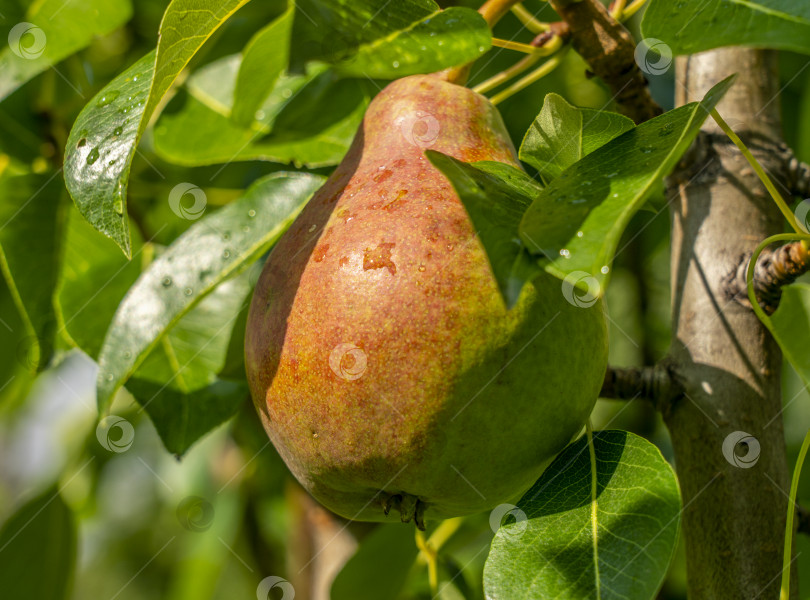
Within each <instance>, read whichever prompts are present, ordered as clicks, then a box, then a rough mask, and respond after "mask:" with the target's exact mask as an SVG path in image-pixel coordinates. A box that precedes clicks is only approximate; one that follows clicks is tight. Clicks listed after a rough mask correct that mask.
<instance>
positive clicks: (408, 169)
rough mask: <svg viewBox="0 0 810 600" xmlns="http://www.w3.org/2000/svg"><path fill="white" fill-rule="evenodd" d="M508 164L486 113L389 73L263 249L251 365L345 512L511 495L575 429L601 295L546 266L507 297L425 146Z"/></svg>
mask: <svg viewBox="0 0 810 600" xmlns="http://www.w3.org/2000/svg"><path fill="white" fill-rule="evenodd" d="M427 148H430V149H432V150H436V151H439V152H443V153H445V154H448V155H450V156H453V157H454V158H457V159H459V160H462V161H465V162H474V161H480V160H490V161H500V162H503V163H507V164H509V165H512V166H515V167H519V163H518V161H517V159H516V157H515V151H514V148H513V145H512V143H511V141H510V139H509V136H508V134H507V132H506V130H505V127H504V125H503V122H502V120H501V117H500V115H499V113H498V111H497V110H496V109H495V107H494V106H493V105H492V104H490V102H489V101H488V100H487V99H486V98H484V97H483V96H481V95H479V94H477V93H475V92H473V91H472V90H470V89H468V88H466V87H463V86H460V85H456V84H454V83H450V82H448V81H447V80H445V78H444V77H443V76H442V75H439V74H436V75H418V76H410V77H405V78H403V79H399V80H397V81H395V82H393V83H391V84H390V85H388V86H387V87H386V88H385V89H384V90H383V91H382V92H381V93H380V94H379V95H378V96H377V97H376V98H375V99H374V101H373V102H372V103H371V105H370V106H369V108H368V111H367V113H366V115H365V118H364V121H363V123H362V126H361V127H360V130H359V131H358V133H357V135H356V137H355V139H354V142H353V144H352V146H351V148H350V150H349V152H348V154H347V155H346V157H345V158H344V160H343V162H342V163H341V164H340V165H339V166H338V167H337V169H336V170H335V172H334V173H333V174H332V176H331V177H330V178H329V180H328V181H327V182H326V184H325V185H324V186H323V188H321V189H320V190H319V191H318V192H317V193H316V194H315V196H314V197H313V198H312V199H311V200H310V202H309V203H308V204H307V206H306V207H305V209H304V210H303V211H302V213H301V214H300V216H299V217H298V218H297V219H296V220H295V222H294V223H293V225H292V226H291V227H290V229H289V230H288V231H287V233H286V234H285V235H284V236H283V237H282V239H281V240H280V241H279V242H278V244H277V245H276V247H275V248H274V249H273V251H272V253H271V255H270V257H269V258H268V260H267V263H266V265H265V267H264V270H263V272H262V275H261V277H260V279H259V282H258V284H257V286H256V291H255V294H254V297H253V301H252V304H251V307H250V314H249V317H248V327H247V336H246V344H245V351H246V365H247V372H248V379H249V382H250V387H251V392H252V395H253V400H254V403H255V405H256V408H257V410H258V412H259V414H260V417H261V419H262V422H263V424H264V427H265V429H266V430H267V433H268V435H269V436H270V439H271V440H272V441H273V444H274V445H275V447H276V449H277V450H278V452H279V454H280V455H281V457H282V458H283V459H284V461H285V462H286V464H287V466H288V467H289V468H290V470H291V471H292V473H293V474H294V475H295V477H296V478H297V479H298V481H299V482H301V484H302V485H303V486H304V487H305V488H306V489H307V490H308V491H309V492H310V493H311V494H312V495H313V496H314V497H315V498H316V499H317V500H318V501H320V502H321V503H322V504H324V505H325V506H326V507H328V508H329V509H331V510H332V511H334V512H336V513H338V514H340V515H342V516H344V517H346V518H349V519H356V520H363V521H385V520H390V519H394V518H396V517H397V515H395V514H394V513H399V515H398V517H399V518H401V520H402V521H405V522H407V521H410V520H412V519H413V520H415V521H416V524H417V526H419V527H420V528H421V527H424V520H425V519H444V518H448V517H455V516H461V515H467V514H471V513H476V512H480V511H485V510H490V509H492V508H493V507H495V506H497V505H498V504H501V503H503V502H506V501H509V500H512V501H514V500H515V499H516V498H518V497H519V496H520V494H521V493H523V492H524V491H525V490H526V489H528V488H529V487H530V486H531V485H532V484H533V483H534V482H535V480H536V479H537V478H538V477H539V476H540V474H541V473H542V471H543V470H544V468H545V467H546V466H547V465H548V464H549V463H550V461H551V460H552V459H553V457H554V456H555V454H556V453H557V452H559V451H560V450H561V449H562V448H563V447H564V446H565V445H566V444H567V443H568V442H569V441H570V440H571V438H572V436H574V435H575V434H576V433H577V432H578V431H580V429H581V428H582V426H583V424H584V423H585V421H586V419H587V418H588V415H589V414H590V412H591V410H592V408H593V405H594V403H595V401H596V397H597V395H598V393H599V389H600V386H601V383H602V379H603V376H604V372H605V368H606V365H607V331H606V325H605V318H604V312H603V307H602V303H601V301H598V302H596V303H595V304H594V305H593V306H591V307H590V308H580V307H577V306H575V305H574V304H571V303H569V302H568V301H566V299H565V297H564V296H563V293H562V291H561V287H562V286H561V281H560V280H558V279H556V278H554V277H553V276H551V275H548V274H545V273H544V274H541V275H539V276H538V277H537V278H536V279H534V280H533V281H532V282H531V283H530V284H527V285H526V286H525V287H524V289H523V291H522V293H521V296H520V298H519V300H518V302H517V304H516V305H515V306H514V307H513V308H512V309H511V310H508V309H507V308H506V305H505V304H504V301H503V299H502V297H501V295H500V293H499V290H498V286H497V283H496V280H495V278H494V276H493V274H492V270H491V267H490V264H489V261H488V259H487V255H486V253H485V251H484V248H483V246H482V245H481V243H480V241H479V240H478V239H477V237H476V232H475V230H474V228H473V225H472V222H471V221H470V218H469V216H468V215H467V212H466V210H465V208H464V206H463V205H462V203H461V201H460V200H459V198H458V196H457V194H456V193H455V191H454V190H453V188H452V186H451V185H450V183H449V182H448V181H447V179H446V178H445V177H444V175H443V174H442V173H441V172H439V171H438V170H437V169H436V168H434V167H433V166H432V165H431V164H430V162H429V161H428V160H427V158H426V157H425V156H424V151H425V150H426V149H427Z"/></svg>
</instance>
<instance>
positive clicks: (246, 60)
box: [233, 0, 295, 127]
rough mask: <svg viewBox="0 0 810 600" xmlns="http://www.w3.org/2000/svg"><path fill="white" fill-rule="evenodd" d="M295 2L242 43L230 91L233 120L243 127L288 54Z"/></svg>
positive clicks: (258, 105) (287, 58) (260, 103)
mask: <svg viewBox="0 0 810 600" xmlns="http://www.w3.org/2000/svg"><path fill="white" fill-rule="evenodd" d="M294 15H295V4H294V2H293V0H290V2H289V7H288V8H287V10H286V11H285V12H284V14H282V15H281V16H280V17H278V18H277V19H275V20H274V21H272V22H271V23H270V24H269V25H267V26H266V27H264V28H263V29H262V30H261V31H259V32H258V33H257V34H256V35H254V36H253V38H252V39H251V40H250V41H249V42H248V44H247V46H245V50H244V51H243V53H242V63H241V66H240V67H239V74H238V76H237V78H236V89H235V91H234V94H233V120H234V121H235V122H236V123H238V124H239V125H242V126H243V127H246V126H249V125H251V124H252V123H253V121H254V118H255V115H256V111H258V110H259V108H261V105H262V103H263V102H264V101H265V100H266V99H267V96H269V95H270V92H271V91H272V90H273V87H274V86H275V84H276V82H277V81H278V78H279V76H280V75H281V74H282V73H283V72H284V71H285V70H286V69H287V63H288V62H289V58H290V34H291V33H292V24H293V16H294Z"/></svg>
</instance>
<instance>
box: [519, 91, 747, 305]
mask: <svg viewBox="0 0 810 600" xmlns="http://www.w3.org/2000/svg"><path fill="white" fill-rule="evenodd" d="M733 79H734V76H731V77H728V78H727V79H724V80H723V81H721V82H720V83H718V84H717V85H716V86H714V87H713V88H712V89H711V90H709V92H708V93H707V94H706V97H705V98H704V99H703V100H702V101H701V102H693V103H691V104H687V105H686V106H682V107H680V108H676V109H675V110H672V111H669V112H667V113H665V114H663V115H661V116H659V117H656V118H654V119H651V120H649V121H647V122H645V123H642V124H641V125H639V126H638V127H635V128H633V129H631V130H629V131H627V132H625V133H623V134H622V135H620V136H619V137H617V138H615V139H613V140H612V141H610V142H608V143H607V144H605V145H604V146H602V147H601V148H599V149H597V150H595V151H594V152H592V153H590V154H588V155H587V156H585V157H584V158H583V159H581V160H579V161H578V162H576V163H574V164H573V165H571V166H570V167H568V168H567V169H566V170H565V171H564V172H563V173H562V174H561V175H560V176H559V177H557V178H556V179H554V181H552V182H551V183H550V184H549V185H548V187H546V188H545V189H544V190H543V191H542V193H541V194H540V196H539V197H538V198H537V199H536V200H535V201H534V203H533V204H532V205H531V206H530V207H529V209H528V210H527V211H526V214H525V215H524V216H523V220H522V221H521V223H520V227H519V233H520V237H521V239H522V240H523V242H524V243H525V244H526V247H527V248H528V249H529V251H530V252H533V253H542V254H545V255H546V257H548V258H549V259H550V262H549V263H547V264H546V265H545V269H546V270H547V271H548V272H550V273H552V274H554V275H556V276H557V277H560V278H561V279H566V280H567V279H568V278H569V277H571V276H573V277H575V278H576V280H577V282H575V283H576V284H578V282H580V281H584V280H587V281H588V282H589V288H590V289H591V290H593V289H595V288H596V289H598V290H600V291H601V290H604V287H605V282H606V281H607V274H608V273H609V270H610V264H611V262H612V260H613V255H614V253H615V252H616V247H617V246H618V243H619V239H620V237H621V235H622V232H623V231H624V228H625V227H626V226H627V223H628V221H629V220H630V217H632V216H633V214H635V212H636V211H637V210H638V209H639V208H641V207H642V206H643V204H644V202H645V201H646V199H647V198H648V197H649V196H650V194H651V193H652V192H653V191H654V190H655V189H656V186H657V185H658V182H659V181H660V180H661V179H662V178H663V177H664V176H665V175H667V174H668V173H669V172H670V170H672V168H673V167H674V166H675V164H676V163H677V161H678V160H679V159H680V157H681V155H683V153H684V152H685V151H686V150H687V148H689V146H690V144H691V143H692V141H693V140H694V139H695V136H697V134H698V131H699V130H700V126H701V124H702V123H703V122H704V121H705V120H706V117H707V116H708V115H709V112H710V111H711V109H712V108H713V107H714V106H715V105H716V104H717V102H719V101H720V99H721V98H722V97H723V95H724V94H725V93H726V91H727V90H728V88H729V87H730V86H731V84H732V82H733Z"/></svg>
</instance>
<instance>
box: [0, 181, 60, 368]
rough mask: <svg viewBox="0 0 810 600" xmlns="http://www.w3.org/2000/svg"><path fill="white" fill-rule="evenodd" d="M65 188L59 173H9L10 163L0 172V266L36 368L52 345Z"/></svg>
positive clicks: (42, 365)
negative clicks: (31, 343)
mask: <svg viewBox="0 0 810 600" xmlns="http://www.w3.org/2000/svg"><path fill="white" fill-rule="evenodd" d="M0 170H1V169H0ZM63 193H64V192H63V188H62V184H61V180H60V178H59V177H58V173H51V174H43V175H35V174H12V173H11V172H10V169H9V172H7V173H5V174H3V175H0V271H2V274H3V277H4V278H5V280H6V283H7V284H8V287H9V290H10V291H11V295H12V297H13V298H14V302H15V304H16V305H17V309H18V310H19V312H20V315H21V316H22V318H23V323H24V324H25V328H26V330H27V331H28V334H29V335H30V336H33V337H35V338H36V344H34V346H36V348H37V352H36V356H33V355H32V356H30V357H27V358H28V359H30V364H29V365H28V366H30V367H32V368H35V369H36V370H37V371H39V370H42V369H44V368H45V366H46V365H47V364H48V362H49V361H50V359H51V356H52V355H53V350H54V344H53V342H54V333H55V331H56V314H55V311H54V305H53V297H54V294H55V291H56V285H57V278H58V274H59V264H60V261H61V257H60V254H61V250H62V248H61V239H62V231H63V227H64V220H65V210H64V209H65V206H64V204H63V203H62V202H61V200H62V197H63ZM27 362H28V361H27Z"/></svg>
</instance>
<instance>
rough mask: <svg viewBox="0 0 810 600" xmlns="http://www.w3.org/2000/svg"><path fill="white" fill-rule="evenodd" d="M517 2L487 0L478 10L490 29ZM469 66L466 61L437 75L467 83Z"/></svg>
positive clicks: (517, 0) (453, 81)
mask: <svg viewBox="0 0 810 600" xmlns="http://www.w3.org/2000/svg"><path fill="white" fill-rule="evenodd" d="M519 3H520V0H487V1H486V2H484V4H482V5H481V8H479V9H478V12H479V13H480V14H481V16H482V17H484V20H485V21H486V22H487V25H489V28H490V29H492V28H493V27H495V24H496V23H497V22H498V21H500V20H501V17H503V16H504V15H505V14H506V13H508V12H509V10H510V9H511V8H512V7H513V6H515V5H516V4H519ZM471 66H472V63H467V64H466V65H461V66H458V67H452V68H450V69H445V70H444V71H442V72H441V73H440V74H439V75H440V76H441V77H442V78H443V79H445V80H446V81H449V82H450V83H455V84H456V85H465V84H466V83H467V78H468V77H469V76H470V67H471Z"/></svg>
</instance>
